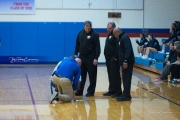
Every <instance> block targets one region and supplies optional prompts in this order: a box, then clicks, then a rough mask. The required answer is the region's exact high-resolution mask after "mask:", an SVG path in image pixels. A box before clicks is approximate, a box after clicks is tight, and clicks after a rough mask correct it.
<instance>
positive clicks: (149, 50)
mask: <svg viewBox="0 0 180 120" xmlns="http://www.w3.org/2000/svg"><path fill="white" fill-rule="evenodd" d="M150 52H157V50H156V49H155V48H152V47H148V49H147V50H146V55H147V56H149V53H150Z"/></svg>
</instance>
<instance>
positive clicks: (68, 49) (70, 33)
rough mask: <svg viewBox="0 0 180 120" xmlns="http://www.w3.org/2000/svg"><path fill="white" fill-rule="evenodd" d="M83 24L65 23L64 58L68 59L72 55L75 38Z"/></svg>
mask: <svg viewBox="0 0 180 120" xmlns="http://www.w3.org/2000/svg"><path fill="white" fill-rule="evenodd" d="M83 24H84V23H83V22H68V23H65V29H64V31H65V36H64V42H65V44H64V50H65V51H64V56H66V57H69V56H70V55H74V49H75V44H76V37H77V35H78V33H79V31H80V30H82V29H84V28H83Z"/></svg>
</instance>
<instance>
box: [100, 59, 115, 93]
mask: <svg viewBox="0 0 180 120" xmlns="http://www.w3.org/2000/svg"><path fill="white" fill-rule="evenodd" d="M106 67H107V73H108V80H109V88H108V90H109V91H108V92H107V93H104V94H103V95H104V96H110V95H111V94H113V93H114V90H113V86H112V82H111V79H110V78H111V59H106Z"/></svg>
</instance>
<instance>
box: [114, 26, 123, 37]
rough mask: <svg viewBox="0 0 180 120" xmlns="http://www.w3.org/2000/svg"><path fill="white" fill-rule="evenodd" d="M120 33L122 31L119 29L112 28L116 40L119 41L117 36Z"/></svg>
mask: <svg viewBox="0 0 180 120" xmlns="http://www.w3.org/2000/svg"><path fill="white" fill-rule="evenodd" d="M121 33H122V30H121V29H120V28H118V27H117V28H114V30H113V34H114V36H115V37H116V38H117V39H119V35H120V34H121Z"/></svg>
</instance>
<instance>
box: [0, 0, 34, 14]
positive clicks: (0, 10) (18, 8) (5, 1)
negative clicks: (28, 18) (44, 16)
mask: <svg viewBox="0 0 180 120" xmlns="http://www.w3.org/2000/svg"><path fill="white" fill-rule="evenodd" d="M0 14H35V0H0Z"/></svg>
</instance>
